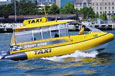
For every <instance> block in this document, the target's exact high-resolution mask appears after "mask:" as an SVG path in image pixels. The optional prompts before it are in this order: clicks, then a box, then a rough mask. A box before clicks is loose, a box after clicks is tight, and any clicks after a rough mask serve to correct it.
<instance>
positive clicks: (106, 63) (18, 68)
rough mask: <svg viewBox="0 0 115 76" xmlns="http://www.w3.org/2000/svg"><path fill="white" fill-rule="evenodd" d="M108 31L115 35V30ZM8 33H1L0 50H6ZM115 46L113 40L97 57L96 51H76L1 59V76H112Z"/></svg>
mask: <svg viewBox="0 0 115 76" xmlns="http://www.w3.org/2000/svg"><path fill="white" fill-rule="evenodd" d="M107 32H111V33H114V35H115V31H107ZM11 35H12V34H11V33H10V34H0V50H1V51H7V50H9V45H10V40H11ZM114 46H115V40H113V41H112V42H110V43H109V45H107V46H106V47H105V49H104V50H101V51H100V55H99V56H96V55H97V53H96V52H93V53H91V54H88V53H82V52H80V51H77V52H76V53H74V54H72V55H69V56H67V55H65V56H64V57H52V58H49V59H47V58H46V59H33V60H25V61H11V60H0V76H115V47H114ZM92 51H95V50H92ZM79 54H80V55H79ZM75 55H78V56H75ZM84 55H85V56H84ZM92 55H95V56H92ZM82 56H83V57H82ZM90 56H91V57H90ZM56 58H57V59H56ZM62 58H63V59H62Z"/></svg>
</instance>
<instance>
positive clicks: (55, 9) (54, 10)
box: [48, 4, 60, 14]
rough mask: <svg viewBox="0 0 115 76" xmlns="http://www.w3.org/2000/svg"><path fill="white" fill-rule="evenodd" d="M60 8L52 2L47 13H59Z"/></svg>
mask: <svg viewBox="0 0 115 76" xmlns="http://www.w3.org/2000/svg"><path fill="white" fill-rule="evenodd" d="M59 12H60V9H59V7H58V6H57V5H56V4H52V6H50V8H49V9H48V13H49V14H59Z"/></svg>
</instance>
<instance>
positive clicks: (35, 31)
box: [33, 28, 42, 40]
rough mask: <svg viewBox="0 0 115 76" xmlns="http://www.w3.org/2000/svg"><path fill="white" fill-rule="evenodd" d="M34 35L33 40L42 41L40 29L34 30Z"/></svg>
mask: <svg viewBox="0 0 115 76" xmlns="http://www.w3.org/2000/svg"><path fill="white" fill-rule="evenodd" d="M33 34H34V39H33V40H40V39H42V37H41V29H40V28H37V29H34V30H33Z"/></svg>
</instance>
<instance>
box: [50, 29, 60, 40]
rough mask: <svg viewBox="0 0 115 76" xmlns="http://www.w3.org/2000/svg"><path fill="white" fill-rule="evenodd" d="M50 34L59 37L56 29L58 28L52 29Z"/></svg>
mask: <svg viewBox="0 0 115 76" xmlns="http://www.w3.org/2000/svg"><path fill="white" fill-rule="evenodd" d="M51 34H52V37H53V38H55V37H59V31H58V30H52V31H51Z"/></svg>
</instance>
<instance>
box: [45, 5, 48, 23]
mask: <svg viewBox="0 0 115 76" xmlns="http://www.w3.org/2000/svg"><path fill="white" fill-rule="evenodd" d="M44 13H45V16H46V19H47V21H48V17H47V13H46V9H45V7H44Z"/></svg>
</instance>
